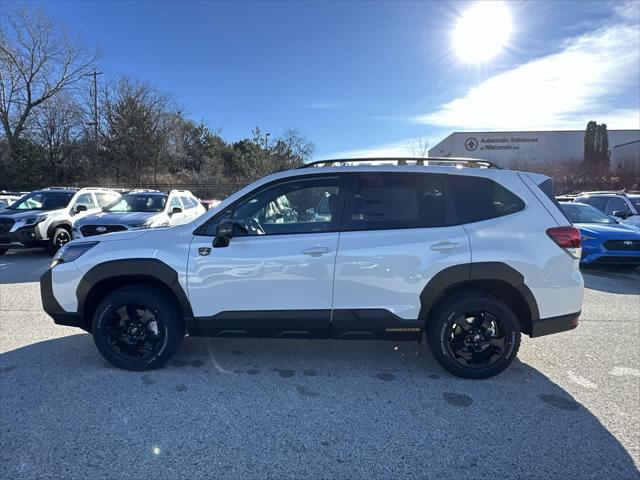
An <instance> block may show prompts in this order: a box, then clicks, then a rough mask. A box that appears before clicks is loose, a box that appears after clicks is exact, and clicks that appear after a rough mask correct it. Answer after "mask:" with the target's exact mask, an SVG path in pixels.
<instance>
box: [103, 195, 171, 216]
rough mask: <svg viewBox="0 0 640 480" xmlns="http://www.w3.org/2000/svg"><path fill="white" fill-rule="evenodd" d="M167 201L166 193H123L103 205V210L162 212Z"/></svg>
mask: <svg viewBox="0 0 640 480" xmlns="http://www.w3.org/2000/svg"><path fill="white" fill-rule="evenodd" d="M166 203H167V195H158V194H155V195H149V194H144V193H130V194H128V195H123V196H122V197H120V198H119V199H118V200H116V201H115V202H113V203H112V204H111V205H109V206H107V207H105V209H104V211H105V212H162V211H163V210H164V206H165V205H166Z"/></svg>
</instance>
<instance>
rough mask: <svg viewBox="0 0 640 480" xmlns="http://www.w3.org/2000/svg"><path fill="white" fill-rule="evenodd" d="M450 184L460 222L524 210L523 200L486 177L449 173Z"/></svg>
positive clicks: (470, 221)
mask: <svg viewBox="0 0 640 480" xmlns="http://www.w3.org/2000/svg"><path fill="white" fill-rule="evenodd" d="M449 181H450V185H451V189H452V192H453V196H454V199H455V203H456V206H457V209H458V218H459V219H460V222H461V223H472V222H479V221H481V220H488V219H490V218H497V217H503V216H505V215H511V214H512V213H516V212H519V211H521V210H524V207H525V205H524V202H523V201H522V199H520V198H519V197H518V196H517V195H515V194H513V193H512V192H510V191H509V190H507V189H506V188H504V187H503V186H502V185H499V184H498V183H496V182H494V181H493V180H490V179H488V178H482V177H473V176H465V175H451V176H450V180H449Z"/></svg>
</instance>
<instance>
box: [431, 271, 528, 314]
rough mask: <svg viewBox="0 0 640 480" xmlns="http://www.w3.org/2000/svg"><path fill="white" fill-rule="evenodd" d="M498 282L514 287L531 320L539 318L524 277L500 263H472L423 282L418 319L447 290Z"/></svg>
mask: <svg viewBox="0 0 640 480" xmlns="http://www.w3.org/2000/svg"><path fill="white" fill-rule="evenodd" d="M482 280H487V281H501V282H505V283H508V284H509V285H511V286H512V287H514V288H515V289H516V290H517V291H518V293H520V295H521V296H522V298H523V299H524V301H525V303H526V304H527V306H528V307H529V311H530V312H531V321H535V320H539V319H540V312H539V310H538V303H537V302H536V299H535V297H534V296H533V293H532V292H531V290H530V289H529V287H527V286H526V285H525V283H524V276H523V275H522V274H521V273H520V272H518V271H517V270H516V269H515V268H513V267H511V266H509V265H507V264H506V263H503V262H476V263H467V264H462V265H453V266H451V267H447V268H445V269H444V270H441V271H440V272H438V273H437V274H436V275H434V276H433V278H432V279H431V280H430V281H429V282H428V283H427V285H426V286H425V288H424V290H423V291H422V293H421V294H420V302H421V308H420V318H421V319H424V320H426V319H427V316H428V315H429V312H430V311H431V308H432V307H433V306H434V305H435V303H436V302H437V301H438V300H439V299H440V297H441V295H442V294H443V293H444V292H445V291H446V290H448V289H449V288H451V287H455V286H458V285H462V284H464V283H466V282H474V281H482Z"/></svg>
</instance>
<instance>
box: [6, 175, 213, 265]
mask: <svg viewBox="0 0 640 480" xmlns="http://www.w3.org/2000/svg"><path fill="white" fill-rule="evenodd" d="M0 193H1V195H0V201H2V202H4V203H6V205H4V208H0V255H1V254H4V253H6V251H7V250H9V249H19V248H32V247H44V248H46V249H47V250H48V251H49V253H51V254H54V253H55V252H56V251H57V250H58V249H59V248H60V247H62V246H63V245H64V244H66V243H68V242H69V241H71V240H72V239H76V238H83V237H90V236H93V235H100V234H105V233H111V232H118V231H124V230H133V229H142V228H154V227H168V226H174V225H180V224H184V223H188V222H190V221H191V220H193V219H194V218H196V217H198V216H200V215H202V214H203V213H204V212H205V211H206V210H207V207H206V206H205V205H207V204H206V203H204V202H202V203H201V202H200V200H198V199H197V198H196V197H195V196H194V195H193V194H192V193H191V192H190V191H188V190H170V191H169V192H160V191H157V190H144V189H136V190H123V189H110V188H99V187H85V188H71V187H49V188H43V189H41V190H34V191H33V192H30V193H24V192H23V194H22V195H17V194H15V193H12V192H4V191H2V192H0Z"/></svg>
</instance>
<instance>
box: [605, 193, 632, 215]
mask: <svg viewBox="0 0 640 480" xmlns="http://www.w3.org/2000/svg"><path fill="white" fill-rule="evenodd" d="M613 212H624V213H626V214H629V213H630V211H629V207H628V206H627V203H626V202H625V201H624V200H623V199H621V198H617V197H614V198H610V199H609V201H608V202H607V208H606V210H605V212H604V213H606V214H607V215H613Z"/></svg>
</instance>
